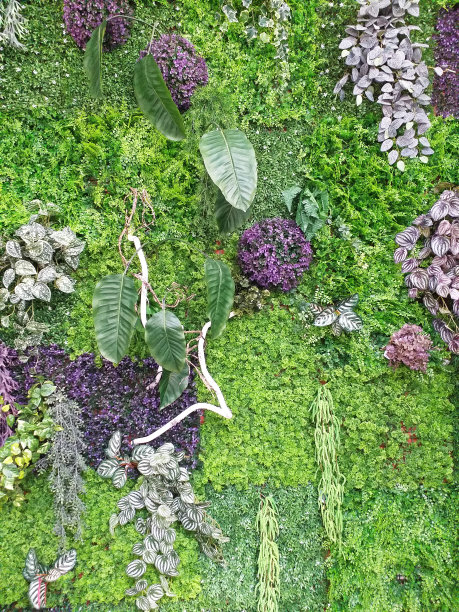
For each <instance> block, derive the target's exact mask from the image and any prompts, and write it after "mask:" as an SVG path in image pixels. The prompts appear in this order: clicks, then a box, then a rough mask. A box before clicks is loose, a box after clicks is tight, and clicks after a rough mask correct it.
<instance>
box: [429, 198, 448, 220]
mask: <svg viewBox="0 0 459 612" xmlns="http://www.w3.org/2000/svg"><path fill="white" fill-rule="evenodd" d="M448 213H449V203H448V201H447V200H442V199H440V200H438V202H435V204H434V205H433V206H432V208H431V209H430V213H429V214H430V216H431V217H432V219H433V220H434V221H439V220H440V219H443V218H444V217H446V216H447V215H448Z"/></svg>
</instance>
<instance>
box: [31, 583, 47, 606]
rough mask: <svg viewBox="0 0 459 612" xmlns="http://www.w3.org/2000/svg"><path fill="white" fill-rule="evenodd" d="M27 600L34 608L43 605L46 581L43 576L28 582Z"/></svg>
mask: <svg viewBox="0 0 459 612" xmlns="http://www.w3.org/2000/svg"><path fill="white" fill-rule="evenodd" d="M29 600H30V603H31V604H32V607H33V608H35V610H40V609H41V608H43V607H44V606H45V601H46V581H45V580H44V579H43V578H36V579H35V580H32V582H31V583H30V584H29Z"/></svg>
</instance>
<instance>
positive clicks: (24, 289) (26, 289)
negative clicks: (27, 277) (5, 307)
mask: <svg viewBox="0 0 459 612" xmlns="http://www.w3.org/2000/svg"><path fill="white" fill-rule="evenodd" d="M14 293H15V295H16V296H17V297H18V298H19V299H20V300H25V301H30V300H33V299H34V295H33V293H32V287H30V285H28V284H26V283H19V284H18V285H16V287H15V288H14Z"/></svg>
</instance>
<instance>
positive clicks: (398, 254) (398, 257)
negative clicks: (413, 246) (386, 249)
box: [394, 247, 408, 264]
mask: <svg viewBox="0 0 459 612" xmlns="http://www.w3.org/2000/svg"><path fill="white" fill-rule="evenodd" d="M407 257H408V249H405V248H404V247H399V248H398V249H396V250H395V252H394V261H395V263H397V264H398V263H402V261H405V259H406V258H407Z"/></svg>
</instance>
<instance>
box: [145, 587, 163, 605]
mask: <svg viewBox="0 0 459 612" xmlns="http://www.w3.org/2000/svg"><path fill="white" fill-rule="evenodd" d="M163 595H164V590H163V588H162V586H161V585H160V584H152V585H151V586H149V587H148V590H147V597H148V599H152V600H153V601H158V600H159V599H161V597H162V596H163Z"/></svg>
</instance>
